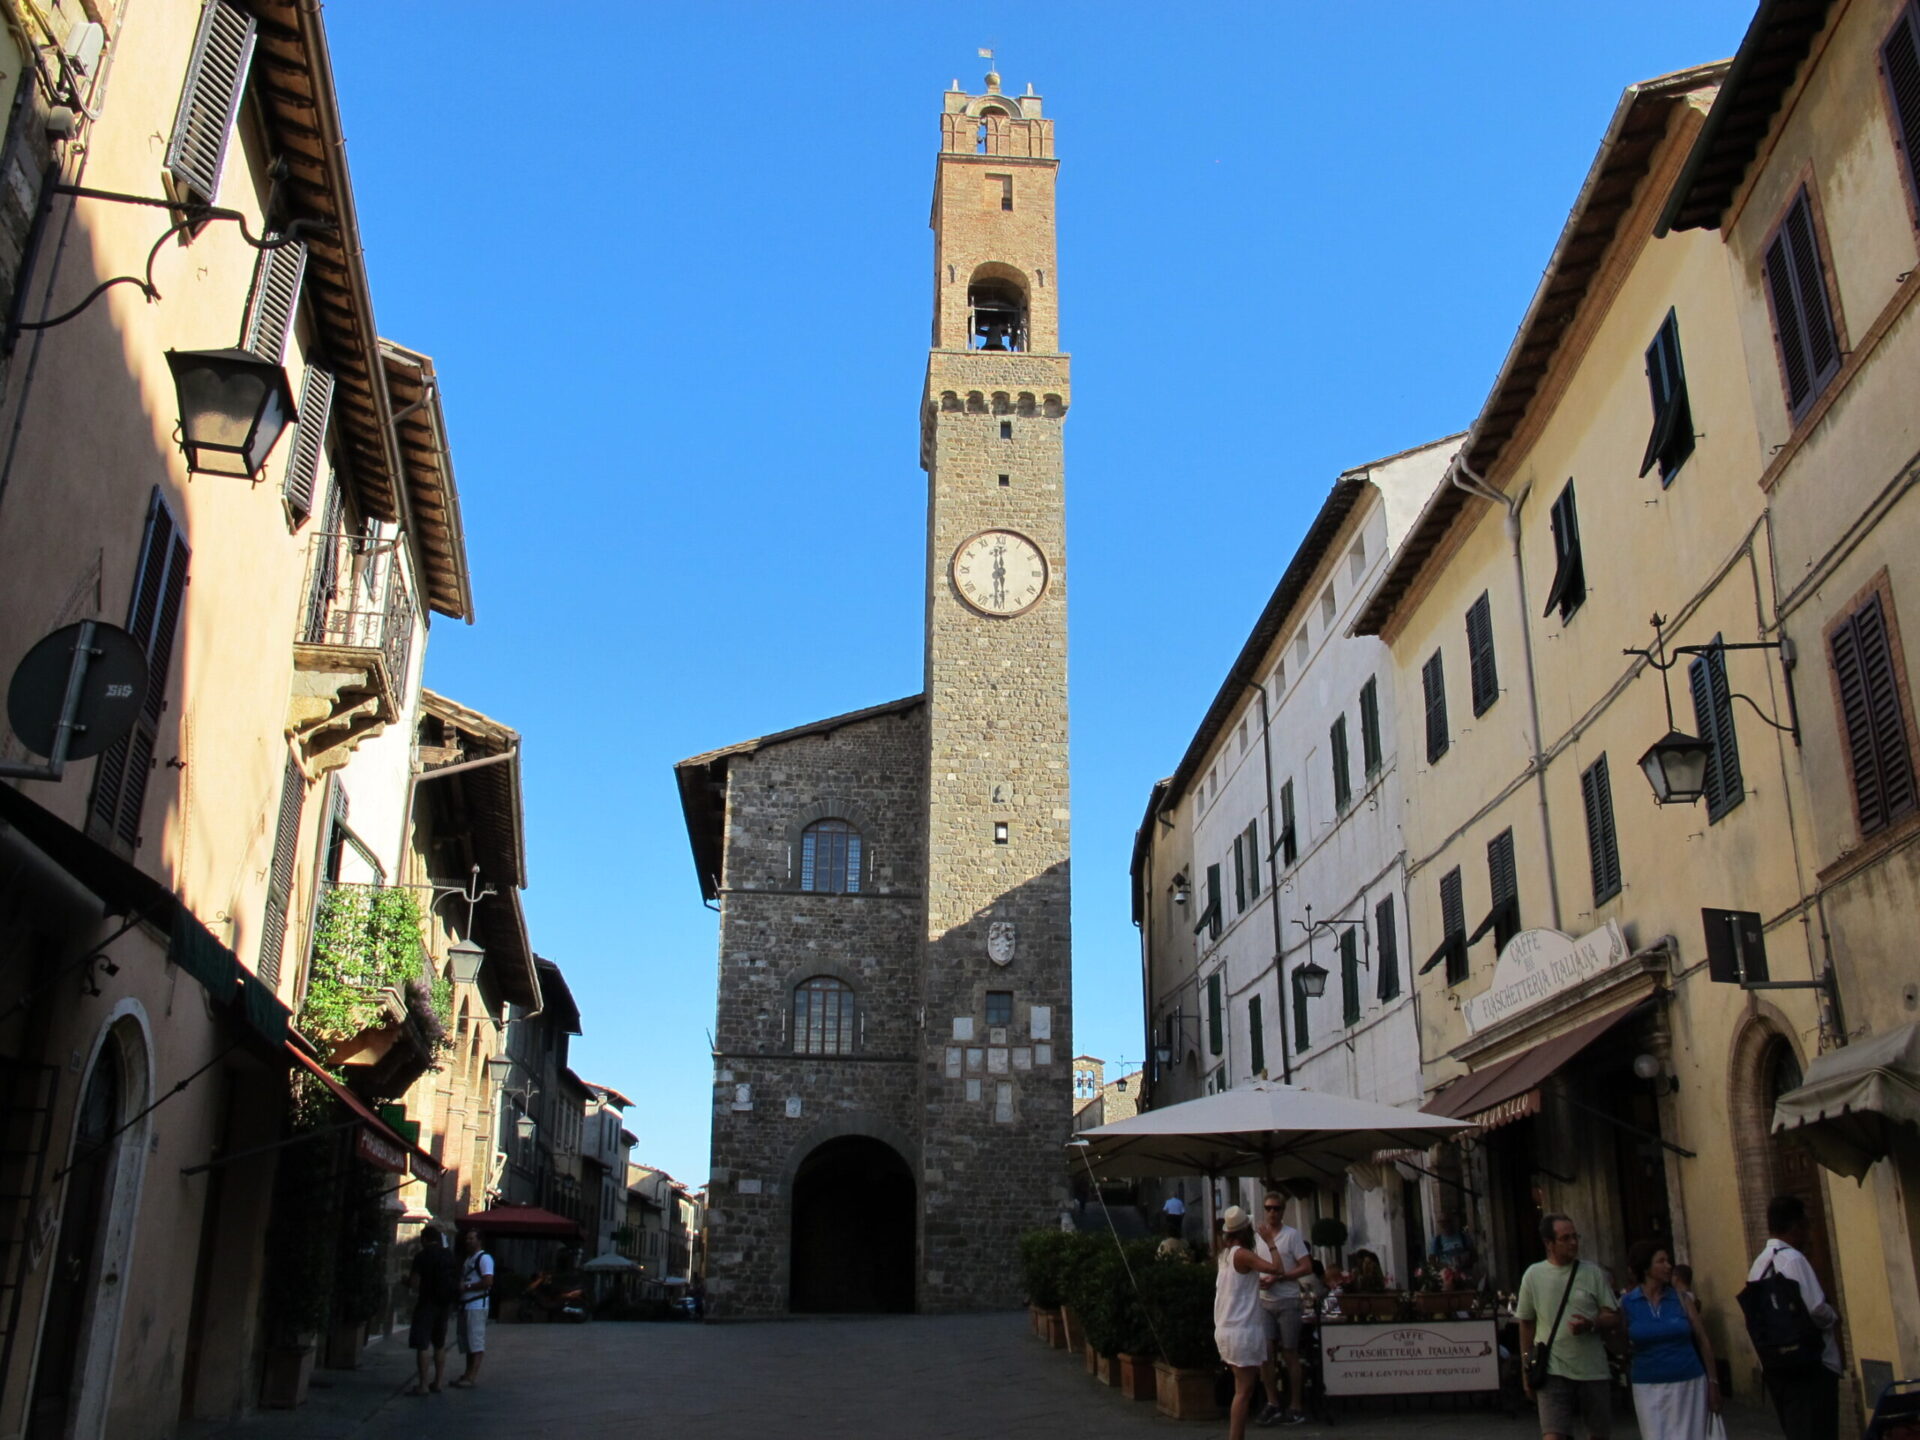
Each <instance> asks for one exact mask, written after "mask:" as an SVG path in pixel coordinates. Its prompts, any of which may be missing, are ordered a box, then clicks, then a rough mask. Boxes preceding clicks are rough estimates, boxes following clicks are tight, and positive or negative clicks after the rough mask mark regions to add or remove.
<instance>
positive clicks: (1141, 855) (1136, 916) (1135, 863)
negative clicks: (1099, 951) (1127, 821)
mask: <svg viewBox="0 0 1920 1440" xmlns="http://www.w3.org/2000/svg"><path fill="white" fill-rule="evenodd" d="M1172 783H1173V779H1172V777H1171V776H1169V777H1168V778H1167V779H1164V780H1156V781H1154V782H1153V788H1152V789H1150V790H1149V791H1148V792H1147V813H1146V814H1144V815H1142V816H1141V817H1140V825H1139V828H1138V829H1136V830H1135V831H1134V832H1133V857H1132V859H1131V861H1130V862H1129V863H1128V865H1127V874H1128V875H1129V876H1130V877H1131V878H1132V881H1133V884H1132V886H1131V887H1130V888H1131V889H1132V891H1133V923H1134V924H1136V925H1138V924H1139V923H1140V922H1141V921H1143V920H1144V919H1146V913H1147V912H1146V898H1145V897H1144V896H1143V895H1142V894H1141V891H1140V880H1141V877H1142V876H1144V875H1145V874H1146V870H1147V850H1148V848H1149V847H1150V846H1151V845H1152V844H1153V822H1154V820H1155V819H1156V818H1158V816H1159V814H1160V809H1161V800H1162V798H1163V797H1164V796H1165V795H1166V793H1167V787H1168V786H1169V785H1171V784H1172Z"/></svg>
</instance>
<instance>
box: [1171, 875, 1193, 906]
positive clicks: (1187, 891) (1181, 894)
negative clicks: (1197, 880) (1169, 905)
mask: <svg viewBox="0 0 1920 1440" xmlns="http://www.w3.org/2000/svg"><path fill="white" fill-rule="evenodd" d="M1192 898H1193V887H1192V886H1191V885H1189V884H1188V883H1187V872H1186V871H1184V870H1182V871H1181V872H1180V873H1179V874H1177V875H1175V876H1174V877H1173V903H1174V904H1176V905H1184V904H1186V903H1187V901H1189V900H1191V899H1192Z"/></svg>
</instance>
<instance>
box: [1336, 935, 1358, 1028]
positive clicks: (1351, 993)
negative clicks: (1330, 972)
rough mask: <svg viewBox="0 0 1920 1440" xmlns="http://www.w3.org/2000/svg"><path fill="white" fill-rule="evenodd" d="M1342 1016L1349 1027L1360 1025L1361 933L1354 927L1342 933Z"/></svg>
mask: <svg viewBox="0 0 1920 1440" xmlns="http://www.w3.org/2000/svg"><path fill="white" fill-rule="evenodd" d="M1340 1016H1341V1019H1342V1020H1343V1021H1344V1022H1345V1023H1346V1024H1348V1025H1358V1024H1359V1023H1360V931H1359V929H1358V927H1356V926H1353V925H1348V926H1346V927H1344V928H1343V929H1342V930H1341V931H1340Z"/></svg>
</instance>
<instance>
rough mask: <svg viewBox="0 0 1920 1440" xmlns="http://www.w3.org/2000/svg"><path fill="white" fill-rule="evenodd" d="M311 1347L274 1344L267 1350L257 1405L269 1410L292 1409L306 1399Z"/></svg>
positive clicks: (310, 1376) (303, 1402)
mask: <svg viewBox="0 0 1920 1440" xmlns="http://www.w3.org/2000/svg"><path fill="white" fill-rule="evenodd" d="M313 1351H314V1347H313V1346H311V1345H276V1346H273V1347H272V1348H270V1349H269V1350H268V1351H267V1365H266V1371H265V1373H264V1374H263V1375H262V1376H261V1379H260V1404H261V1405H262V1407H264V1408H265V1409H268V1410H292V1409H294V1408H296V1407H298V1406H300V1405H304V1404H305V1403H306V1400H307V1385H308V1382H309V1381H311V1380H312V1379H313Z"/></svg>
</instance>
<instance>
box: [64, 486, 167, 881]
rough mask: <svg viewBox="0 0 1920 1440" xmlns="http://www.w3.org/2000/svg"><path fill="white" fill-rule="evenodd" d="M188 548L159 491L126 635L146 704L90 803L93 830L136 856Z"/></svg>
mask: <svg viewBox="0 0 1920 1440" xmlns="http://www.w3.org/2000/svg"><path fill="white" fill-rule="evenodd" d="M188 554H189V552H188V550H187V542H186V539H185V537H184V536H182V535H181V533H180V527H179V524H178V522H177V521H176V520H175V519H174V516H173V512H172V511H171V510H169V509H168V508H167V502H166V501H165V500H164V499H163V498H162V497H161V494H160V491H159V489H158V487H156V488H155V489H154V492H153V496H152V499H151V500H150V501H149V502H148V505H147V525H146V533H145V535H144V537H143V538H142V540H141V544H140V559H139V563H138V565H137V567H136V568H135V570H134V582H133V598H132V600H131V601H130V602H129V604H128V606H127V630H128V633H130V634H131V635H132V636H133V638H134V639H135V640H136V641H138V642H139V644H140V646H141V647H142V648H143V649H144V650H145V651H146V653H147V698H146V702H145V703H144V704H143V705H142V706H141V707H140V714H139V716H138V717H137V718H136V719H135V720H134V723H133V729H132V730H131V731H129V732H128V734H127V735H126V736H124V737H123V738H122V739H120V740H117V741H115V742H114V743H113V744H112V745H110V746H108V747H107V749H106V750H105V751H104V752H103V753H102V754H101V756H100V760H99V763H98V764H97V765H96V766H95V767H94V775H93V794H92V796H91V797H90V799H89V800H88V802H87V820H88V824H89V827H90V828H92V829H93V830H94V831H95V832H96V833H99V834H104V835H107V836H109V837H111V838H112V839H113V840H115V841H117V842H118V843H119V844H120V845H121V846H122V847H124V848H126V849H128V850H132V849H135V848H137V847H138V846H139V844H140V816H141V812H142V811H143V810H144V809H145V807H146V800H147V779H148V777H149V776H150V775H151V773H152V771H153V761H154V747H155V746H156V745H157V744H158V741H159V733H160V716H161V715H162V713H164V711H165V710H166V702H167V679H168V676H169V674H170V672H171V670H172V668H173V645H174V637H175V635H176V634H177V633H178V631H179V628H180V611H181V607H182V606H183V605H184V604H185V601H186V591H187V560H188Z"/></svg>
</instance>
